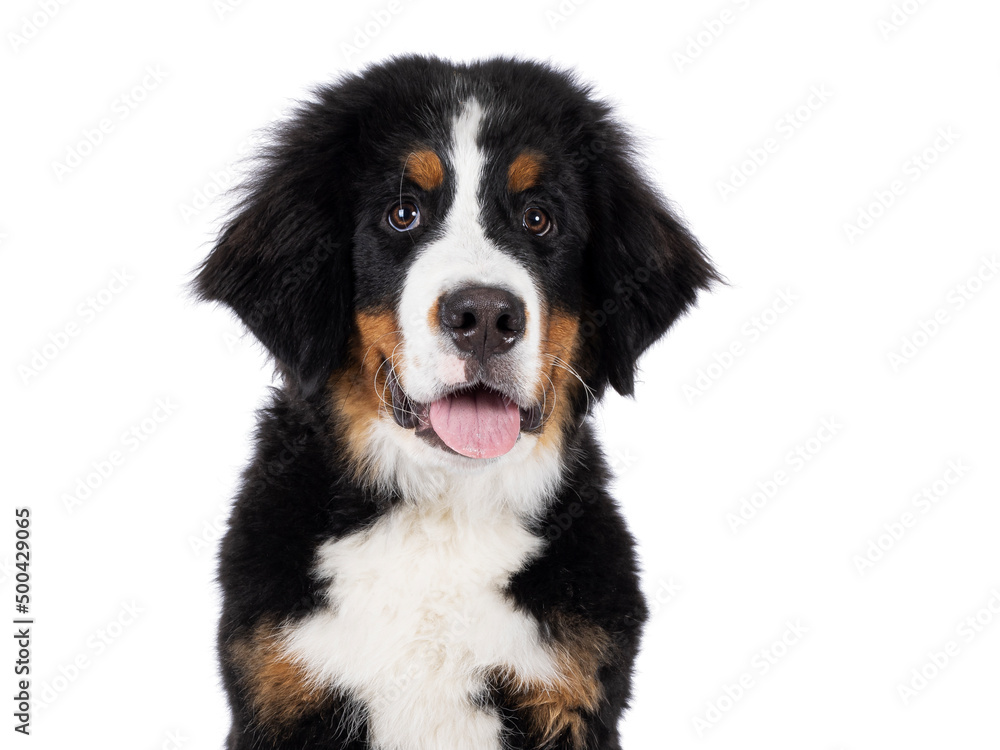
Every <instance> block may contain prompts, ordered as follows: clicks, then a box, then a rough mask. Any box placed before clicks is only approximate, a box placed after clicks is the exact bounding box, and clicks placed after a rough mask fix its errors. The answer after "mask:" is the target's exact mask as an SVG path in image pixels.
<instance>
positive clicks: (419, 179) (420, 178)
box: [406, 149, 444, 190]
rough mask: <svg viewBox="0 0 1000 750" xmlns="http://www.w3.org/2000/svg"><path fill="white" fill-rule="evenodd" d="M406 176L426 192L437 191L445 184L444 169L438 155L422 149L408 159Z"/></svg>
mask: <svg viewBox="0 0 1000 750" xmlns="http://www.w3.org/2000/svg"><path fill="white" fill-rule="evenodd" d="M406 176H407V177H408V178H409V179H410V180H412V181H413V182H415V183H416V184H417V185H419V186H420V187H421V188H422V189H424V190H435V189H437V188H439V187H441V185H442V183H444V167H443V166H442V165H441V159H440V158H439V157H438V155H437V154H436V153H434V152H433V151H431V150H430V149H422V150H420V151H414V152H413V153H411V154H410V155H409V156H408V157H406Z"/></svg>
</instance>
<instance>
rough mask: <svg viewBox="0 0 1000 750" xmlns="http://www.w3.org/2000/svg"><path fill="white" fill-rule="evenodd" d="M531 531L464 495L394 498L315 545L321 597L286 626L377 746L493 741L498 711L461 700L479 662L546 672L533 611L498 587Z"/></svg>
mask: <svg viewBox="0 0 1000 750" xmlns="http://www.w3.org/2000/svg"><path fill="white" fill-rule="evenodd" d="M541 546H542V540H540V539H539V538H538V537H536V536H534V535H532V534H531V533H529V532H528V531H527V530H526V529H525V528H524V526H523V524H522V523H521V522H520V520H519V519H518V518H517V517H516V515H515V514H514V513H512V512H508V513H497V510H496V508H495V506H494V507H489V508H483V507H481V506H478V507H477V504H476V503H475V502H474V501H472V500H471V499H470V500H469V501H465V502H458V503H454V502H445V501H441V502H436V503H419V504H405V505H402V506H400V507H397V508H396V509H394V510H393V511H392V512H391V513H390V514H388V515H386V516H384V517H383V518H382V519H380V520H379V521H378V522H377V523H376V524H375V525H374V526H373V527H371V528H370V529H367V530H365V531H360V532H357V533H355V534H353V535H351V536H348V537H345V538H343V539H339V540H336V541H333V542H330V543H327V544H325V545H323V546H322V547H321V548H320V552H319V555H318V560H317V571H316V572H317V574H318V575H319V576H321V577H322V579H323V580H329V589H328V594H329V601H330V603H331V605H330V607H329V608H328V609H325V610H323V611H320V612H317V613H314V614H312V615H310V616H309V617H308V618H306V619H305V620H303V621H302V622H301V623H299V624H297V625H296V626H295V627H294V628H293V629H291V630H290V631H289V632H288V634H287V635H288V640H287V641H286V645H287V650H288V652H289V654H290V655H293V656H294V657H295V658H296V659H297V660H298V661H299V662H300V663H302V664H304V665H305V666H306V667H307V669H308V671H309V672H310V674H311V675H312V676H313V678H314V679H316V680H318V681H321V682H322V683H323V684H326V685H335V686H337V687H342V688H347V689H349V691H350V692H351V693H352V694H353V695H356V696H359V697H360V698H361V699H362V701H363V702H364V704H365V707H366V709H367V713H368V725H369V729H370V732H371V735H372V740H373V744H374V747H375V748H378V750H456V748H477V750H480V749H481V750H488V749H489V750H493V749H495V750H500V748H501V742H500V738H499V731H500V721H499V719H498V717H497V716H495V715H494V713H493V712H492V711H487V710H484V709H481V708H478V707H476V706H475V705H474V703H473V702H472V699H473V697H474V696H476V695H477V694H478V693H480V692H481V691H482V689H483V687H484V684H485V680H484V678H485V674H486V671H487V670H489V669H490V668H495V667H510V668H512V669H514V671H515V672H516V673H517V674H518V676H519V677H521V678H534V679H537V680H540V681H548V680H549V679H551V678H552V676H553V675H554V674H555V671H556V669H555V664H554V661H553V658H552V655H551V653H550V651H549V650H548V649H547V648H545V647H544V646H543V644H542V643H541V640H540V638H539V633H538V627H537V623H536V622H535V620H534V619H533V618H531V617H529V616H527V615H525V614H523V613H521V612H518V611H516V610H515V609H514V608H513V607H512V605H511V603H510V601H509V600H508V599H507V598H506V597H505V596H504V595H503V593H502V590H503V588H504V586H505V585H506V583H507V581H508V580H509V578H510V576H511V574H512V573H514V572H516V571H517V570H518V569H520V568H521V567H523V566H524V564H525V563H526V562H527V561H528V560H530V559H531V558H532V557H534V556H535V555H537V554H538V552H539V551H540V549H541Z"/></svg>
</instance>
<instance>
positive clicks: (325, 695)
mask: <svg viewBox="0 0 1000 750" xmlns="http://www.w3.org/2000/svg"><path fill="white" fill-rule="evenodd" d="M230 655H231V657H232V659H233V663H234V664H235V665H236V668H237V670H238V672H239V674H240V676H241V678H242V680H243V682H244V685H245V689H246V690H247V693H248V695H249V698H250V703H251V705H252V706H253V710H254V718H255V721H256V722H257V724H258V725H260V726H261V727H262V728H267V729H271V730H272V731H278V730H280V729H281V728H282V727H284V726H286V725H288V724H289V723H290V722H293V721H295V720H296V719H299V718H301V717H302V716H305V715H307V714H310V713H314V712H316V711H318V710H319V709H320V708H322V707H323V705H324V704H325V703H326V702H327V701H328V700H329V699H331V698H332V697H333V694H332V693H330V692H329V691H326V690H323V689H321V688H318V687H317V686H315V685H314V684H312V683H311V681H310V679H309V676H308V674H307V673H306V671H305V669H304V668H303V667H301V666H300V665H298V664H296V663H295V662H294V661H292V660H291V659H289V658H288V657H287V656H285V655H284V654H283V653H282V650H281V642H280V630H279V629H278V628H276V627H274V625H273V624H272V623H271V622H270V621H265V622H262V623H260V625H258V626H257V627H256V628H255V629H254V632H253V634H252V635H250V636H249V637H248V638H246V639H244V640H241V641H237V642H236V643H234V644H233V645H232V646H231V647H230Z"/></svg>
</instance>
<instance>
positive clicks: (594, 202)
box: [581, 122, 721, 396]
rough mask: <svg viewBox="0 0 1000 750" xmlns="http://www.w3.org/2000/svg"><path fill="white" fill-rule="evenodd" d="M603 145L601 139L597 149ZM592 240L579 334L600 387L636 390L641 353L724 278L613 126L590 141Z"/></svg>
mask: <svg viewBox="0 0 1000 750" xmlns="http://www.w3.org/2000/svg"><path fill="white" fill-rule="evenodd" d="M597 144H600V146H598V145H597ZM589 153H591V154H593V155H594V156H593V158H592V159H591V169H590V181H591V190H590V205H589V207H588V211H589V216H590V225H591V238H590V242H589V243H588V246H587V251H586V255H585V258H584V313H583V316H582V320H581V333H582V335H583V336H584V341H585V346H587V347H588V348H589V359H590V360H591V362H592V363H593V369H592V372H593V379H594V386H595V388H596V389H597V390H598V392H601V391H603V389H604V387H605V386H607V385H610V386H611V387H613V388H614V389H615V390H616V391H618V392H619V393H621V394H622V395H625V396H630V395H632V394H633V392H634V390H635V374H636V364H637V361H638V359H639V356H640V355H641V354H642V353H643V352H644V351H645V350H646V349H647V348H648V347H649V346H650V345H651V344H652V343H653V342H654V341H656V340H657V339H658V338H660V337H661V336H662V335H663V334H664V333H666V331H667V329H668V328H669V327H670V326H671V324H672V323H673V322H674V321H675V320H676V319H677V318H678V317H679V316H680V315H681V314H683V313H684V311H685V310H687V309H688V307H690V306H691V305H692V304H693V303H694V301H695V298H696V297H697V295H698V292H699V291H700V290H702V289H707V288H709V287H710V286H711V284H712V283H713V282H716V281H720V280H721V279H720V277H719V276H718V275H717V274H716V272H715V270H714V269H713V268H712V265H711V263H710V262H709V260H708V258H707V257H706V256H705V253H704V252H703V251H702V249H701V246H700V245H699V244H698V241H697V240H696V239H695V238H694V237H693V236H692V235H691V233H690V232H689V231H688V230H687V228H686V227H685V226H684V225H683V224H682V223H681V221H680V220H679V219H678V218H677V217H676V216H675V215H674V214H673V213H672V212H671V210H670V208H669V206H668V204H667V202H666V201H665V199H664V198H663V197H662V196H661V195H660V194H659V193H658V192H657V191H656V190H655V189H654V188H653V187H652V186H651V185H650V184H649V182H648V181H647V180H646V179H645V178H644V177H643V175H642V174H640V173H639V171H638V170H637V169H636V167H635V163H636V162H635V155H634V153H633V150H632V148H631V146H630V143H629V139H628V136H627V135H626V134H625V133H624V132H623V131H622V130H621V129H620V127H619V126H617V125H616V124H613V123H608V122H605V124H604V128H603V129H602V132H601V133H600V134H599V135H597V136H595V137H594V140H592V141H591V144H590V152H589Z"/></svg>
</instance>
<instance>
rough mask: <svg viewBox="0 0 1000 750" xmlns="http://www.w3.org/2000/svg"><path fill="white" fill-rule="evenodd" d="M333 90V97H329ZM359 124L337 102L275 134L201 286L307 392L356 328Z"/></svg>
mask: <svg viewBox="0 0 1000 750" xmlns="http://www.w3.org/2000/svg"><path fill="white" fill-rule="evenodd" d="M327 93H328V92H327ZM352 127H353V126H352V124H351V118H350V116H349V115H348V114H347V113H346V112H344V111H338V109H337V107H336V106H335V104H334V103H333V102H332V100H331V98H330V97H329V96H326V97H321V98H320V99H319V100H318V101H316V102H314V103H312V104H308V105H305V106H304V107H303V108H302V109H300V110H299V112H298V113H297V114H296V115H295V117H293V118H292V119H291V120H290V121H289V122H288V123H287V124H286V125H284V126H283V127H282V128H281V129H280V130H278V131H277V133H276V134H275V137H274V140H273V142H272V144H271V145H270V146H269V147H268V149H267V150H266V151H265V152H264V153H263V154H262V155H261V157H260V159H259V162H258V169H257V170H256V171H255V173H254V175H253V177H252V178H251V179H250V180H249V181H248V182H247V183H246V184H245V185H243V187H242V188H241V190H242V194H243V197H242V200H241V202H240V203H239V204H238V206H237V207H236V209H235V211H234V212H233V215H232V216H231V218H230V219H229V221H228V222H227V224H226V226H225V227H224V228H223V230H222V232H221V233H220V236H219V240H218V242H217V244H216V246H215V248H214V249H213V250H212V252H211V254H210V255H209V256H208V258H207V259H206V260H205V262H204V263H203V264H202V266H201V268H200V269H199V272H198V275H197V277H196V278H195V280H194V287H195V290H196V292H197V294H198V295H199V296H200V297H201V298H202V299H205V300H212V301H216V302H221V303H223V304H225V305H228V306H229V307H231V308H232V309H233V310H234V311H235V312H236V314H237V315H238V316H239V317H240V319H241V320H242V321H243V323H244V324H245V325H246V326H247V328H249V329H250V331H251V332H253V334H254V335H255V336H256V337H257V338H258V339H260V341H261V342H262V343H263V344H264V346H266V347H267V349H268V351H269V352H270V353H271V354H272V355H273V356H274V358H275V360H276V361H277V363H278V366H279V369H280V370H281V371H282V372H283V373H284V374H285V376H286V382H290V384H291V385H294V386H296V387H297V388H298V390H299V391H300V392H301V393H302V394H303V395H305V396H307V397H308V396H311V395H313V394H315V393H316V392H317V391H318V390H319V389H320V388H322V386H323V384H324V382H325V381H326V378H327V377H328V375H329V374H330V372H331V371H332V370H333V369H335V368H336V367H337V366H338V365H339V364H340V363H341V362H342V361H343V359H344V356H345V350H346V346H347V340H348V336H349V334H350V330H351V325H352V323H351V316H350V310H351V302H352V297H353V279H352V276H353V270H352V264H351V244H352V235H353V224H352V220H351V216H352V208H351V206H350V204H349V191H348V190H347V189H346V187H345V184H344V183H345V181H344V179H343V177H342V175H344V174H345V173H347V172H348V169H349V168H348V167H347V165H346V164H345V161H346V160H347V159H348V154H347V153H346V150H347V149H346V147H347V145H348V144H350V143H351V142H352V140H354V138H355V137H356V136H355V134H354V133H352V132H351V129H352Z"/></svg>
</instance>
